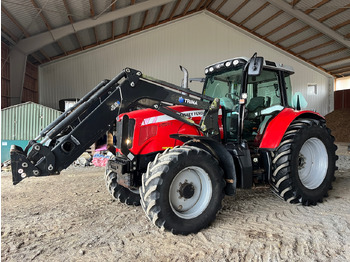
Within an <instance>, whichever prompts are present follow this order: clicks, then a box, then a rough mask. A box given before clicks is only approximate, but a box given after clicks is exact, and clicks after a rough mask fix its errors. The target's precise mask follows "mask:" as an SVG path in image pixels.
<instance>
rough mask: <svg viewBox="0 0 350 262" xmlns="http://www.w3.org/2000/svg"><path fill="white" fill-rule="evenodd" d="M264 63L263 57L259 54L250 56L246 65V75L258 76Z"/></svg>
mask: <svg viewBox="0 0 350 262" xmlns="http://www.w3.org/2000/svg"><path fill="white" fill-rule="evenodd" d="M263 64H264V58H263V57H261V56H258V57H252V59H251V60H250V62H249V66H248V75H249V76H258V75H260V73H261V70H262V67H263Z"/></svg>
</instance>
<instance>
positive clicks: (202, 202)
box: [140, 146, 225, 235]
mask: <svg viewBox="0 0 350 262" xmlns="http://www.w3.org/2000/svg"><path fill="white" fill-rule="evenodd" d="M224 186H225V182H224V179H223V170H222V169H221V167H220V166H219V164H218V161H217V160H216V159H215V158H213V157H212V156H211V155H210V154H209V153H207V152H206V151H204V150H202V149H199V148H197V147H192V146H182V147H177V148H174V149H172V150H167V151H165V152H164V153H162V154H158V155H157V157H156V158H155V160H154V161H153V162H152V163H150V164H149V166H148V168H147V172H146V173H145V174H144V175H143V177H142V186H141V187H140V195H141V205H142V207H143V209H144V211H145V213H146V216H147V217H148V218H149V219H150V220H151V221H152V222H153V223H154V224H155V225H156V226H158V227H160V228H163V229H165V230H168V231H171V232H172V233H174V234H182V235H187V234H190V233H196V232H198V231H199V230H201V229H203V228H205V227H207V226H208V225H209V224H210V223H211V222H212V221H214V219H215V217H216V213H217V212H218V210H219V209H220V208H221V201H222V199H223V197H224Z"/></svg>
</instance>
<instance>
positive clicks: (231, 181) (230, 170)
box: [170, 134, 237, 196]
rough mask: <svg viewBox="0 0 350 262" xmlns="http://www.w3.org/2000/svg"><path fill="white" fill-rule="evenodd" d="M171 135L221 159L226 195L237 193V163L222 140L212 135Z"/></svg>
mask: <svg viewBox="0 0 350 262" xmlns="http://www.w3.org/2000/svg"><path fill="white" fill-rule="evenodd" d="M170 137H171V138H174V139H177V140H180V141H181V142H183V143H185V144H187V145H191V146H196V147H198V148H201V149H203V150H206V151H207V152H209V153H210V154H211V155H212V156H213V157H215V158H216V159H217V160H218V161H219V165H220V167H221V168H222V169H223V170H224V174H225V181H226V187H225V193H226V195H229V196H233V195H234V194H235V192H236V186H237V178H236V169H235V164H234V161H233V158H232V155H231V154H230V153H229V152H228V151H227V149H226V148H225V147H224V146H223V145H222V144H221V143H220V142H218V141H216V140H214V139H212V138H210V137H205V136H196V135H182V134H172V135H170Z"/></svg>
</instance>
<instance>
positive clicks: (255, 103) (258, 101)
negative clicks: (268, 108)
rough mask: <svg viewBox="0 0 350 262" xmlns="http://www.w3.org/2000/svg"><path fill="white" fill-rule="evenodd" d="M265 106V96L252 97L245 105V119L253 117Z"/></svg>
mask: <svg viewBox="0 0 350 262" xmlns="http://www.w3.org/2000/svg"><path fill="white" fill-rule="evenodd" d="M264 108H265V97H263V96H257V97H252V98H251V99H250V101H249V104H248V105H247V106H246V109H247V111H248V112H247V119H255V118H256V117H257V114H256V113H258V112H260V111H261V110H262V109H264Z"/></svg>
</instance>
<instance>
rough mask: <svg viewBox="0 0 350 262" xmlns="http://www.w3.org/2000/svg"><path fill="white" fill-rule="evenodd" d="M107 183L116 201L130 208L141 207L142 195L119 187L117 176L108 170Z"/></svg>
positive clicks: (136, 191)
mask: <svg viewBox="0 0 350 262" xmlns="http://www.w3.org/2000/svg"><path fill="white" fill-rule="evenodd" d="M105 182H106V187H107V190H108V192H109V193H110V194H111V196H112V197H113V198H114V199H116V200H118V201H119V202H121V203H124V204H127V205H130V206H139V205H140V194H139V192H138V190H134V191H131V190H130V189H128V188H125V187H123V186H121V185H119V184H118V182H117V174H116V173H114V172H113V171H112V170H108V169H107V168H106V174H105Z"/></svg>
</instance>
